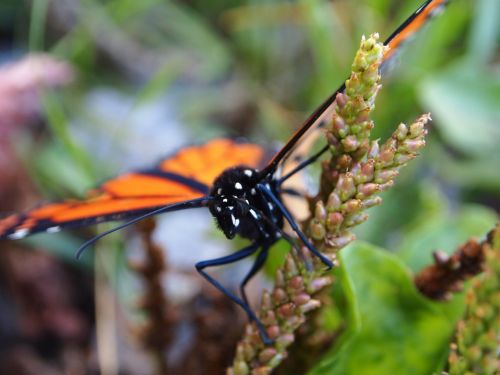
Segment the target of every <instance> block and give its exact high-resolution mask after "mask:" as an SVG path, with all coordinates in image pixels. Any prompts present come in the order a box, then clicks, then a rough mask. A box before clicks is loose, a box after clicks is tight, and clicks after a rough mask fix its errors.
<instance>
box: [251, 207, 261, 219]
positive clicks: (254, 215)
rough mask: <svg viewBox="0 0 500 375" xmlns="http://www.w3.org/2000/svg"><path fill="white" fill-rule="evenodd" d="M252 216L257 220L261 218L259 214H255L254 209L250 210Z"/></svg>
mask: <svg viewBox="0 0 500 375" xmlns="http://www.w3.org/2000/svg"><path fill="white" fill-rule="evenodd" d="M250 215H252V216H253V217H254V218H255V219H258V218H259V215H257V212H255V211H254V210H253V209H250Z"/></svg>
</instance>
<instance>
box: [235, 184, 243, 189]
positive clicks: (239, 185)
mask: <svg viewBox="0 0 500 375" xmlns="http://www.w3.org/2000/svg"><path fill="white" fill-rule="evenodd" d="M234 188H235V189H236V190H242V189H243V185H241V184H240V183H239V182H237V183H235V184H234Z"/></svg>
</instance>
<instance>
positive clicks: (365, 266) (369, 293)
mask: <svg viewBox="0 0 500 375" xmlns="http://www.w3.org/2000/svg"><path fill="white" fill-rule="evenodd" d="M340 254H341V256H340V259H341V267H340V268H341V269H340V272H339V277H338V279H337V283H340V284H341V288H342V290H343V292H344V295H345V296H344V298H345V300H347V306H348V310H347V311H346V316H347V317H348V327H349V328H348V330H347V331H346V333H345V334H344V335H343V337H342V338H341V340H339V341H338V342H337V345H336V346H335V347H334V348H332V349H331V350H330V352H329V353H328V354H326V355H325V356H324V358H323V360H322V361H321V362H320V363H319V364H318V365H317V366H316V367H315V368H313V369H312V370H311V371H310V372H309V375H319V374H342V375H350V374H353V375H354V374H356V375H357V374H370V375H377V374H380V375H387V374H405V375H418V374H422V375H429V374H432V373H433V372H435V371H438V370H440V369H441V366H442V363H443V360H444V358H445V356H446V353H447V351H448V342H449V339H450V336H451V334H452V331H453V327H454V322H455V321H456V319H458V317H459V314H460V313H461V312H462V309H461V301H460V300H459V299H457V300H456V301H454V302H453V303H449V304H444V303H435V302H431V301H429V300H427V299H425V298H424V297H423V296H421V295H420V294H419V292H418V291H417V290H416V289H415V286H414V284H413V281H412V278H411V276H410V273H409V271H408V269H407V268H406V267H405V266H404V264H403V263H402V262H401V261H400V260H398V259H397V257H396V256H394V255H391V254H388V253H387V252H385V251H383V250H382V249H380V248H376V247H374V246H372V245H369V244H366V243H355V244H354V245H351V246H349V247H348V248H346V249H344V250H342V252H341V253H340ZM349 317H350V318H349Z"/></svg>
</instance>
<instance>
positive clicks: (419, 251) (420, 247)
mask: <svg viewBox="0 0 500 375" xmlns="http://www.w3.org/2000/svg"><path fill="white" fill-rule="evenodd" d="M497 220H498V217H497V215H496V214H495V213H494V212H493V211H491V210H489V209H487V208H484V207H482V206H475V205H468V206H464V207H463V208H461V209H460V210H457V211H456V212H443V213H442V214H441V215H439V216H434V217H429V219H428V220H427V221H424V220H422V221H421V224H420V225H418V226H415V227H414V228H413V229H411V230H409V231H408V232H407V233H406V234H405V235H404V240H403V242H402V243H401V244H400V245H399V248H400V251H399V252H398V253H397V254H398V256H399V257H400V258H401V259H402V260H403V261H404V262H405V263H406V264H407V265H408V267H410V268H411V269H412V270H413V271H414V272H418V271H419V270H420V269H422V268H423V267H424V266H426V265H428V264H430V263H432V253H433V252H434V251H436V250H442V251H445V252H447V253H452V252H453V251H455V250H456V248H457V246H459V245H460V244H461V243H463V242H465V241H467V239H469V238H470V237H472V236H476V237H479V238H480V237H482V236H484V235H485V234H486V233H487V232H488V230H490V229H491V228H493V226H494V225H495V223H496V222H497Z"/></svg>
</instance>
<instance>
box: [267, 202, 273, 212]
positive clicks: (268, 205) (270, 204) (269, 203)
mask: <svg viewBox="0 0 500 375" xmlns="http://www.w3.org/2000/svg"><path fill="white" fill-rule="evenodd" d="M267 207H269V209H270V210H272V209H273V208H274V206H273V204H272V203H271V202H267Z"/></svg>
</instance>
